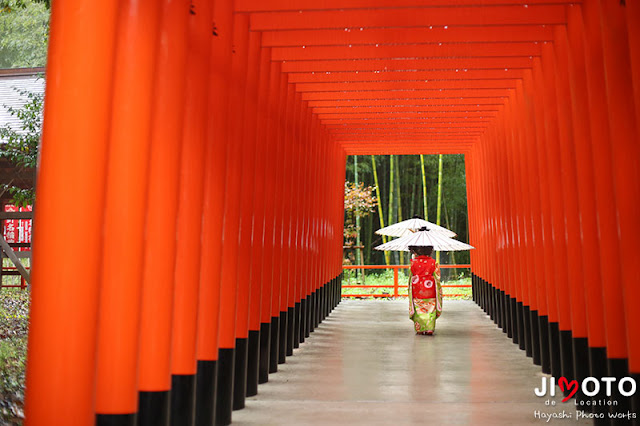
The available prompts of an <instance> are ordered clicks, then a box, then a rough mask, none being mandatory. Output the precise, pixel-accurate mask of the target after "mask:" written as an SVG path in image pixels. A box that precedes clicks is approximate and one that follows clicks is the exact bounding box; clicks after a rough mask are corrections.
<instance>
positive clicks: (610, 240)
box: [582, 2, 624, 356]
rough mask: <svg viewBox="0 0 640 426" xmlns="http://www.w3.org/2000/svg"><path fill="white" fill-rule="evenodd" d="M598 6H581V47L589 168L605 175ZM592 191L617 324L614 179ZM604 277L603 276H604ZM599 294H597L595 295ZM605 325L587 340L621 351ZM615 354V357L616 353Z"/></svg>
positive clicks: (608, 169) (609, 166) (608, 156)
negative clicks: (600, 333) (601, 332)
mask: <svg viewBox="0 0 640 426" xmlns="http://www.w3.org/2000/svg"><path fill="white" fill-rule="evenodd" d="M600 13H601V12H600V7H599V5H598V2H587V3H585V4H584V6H583V7H582V19H583V24H584V33H583V36H584V48H585V64H586V66H585V72H586V80H587V88H588V92H587V93H588V97H589V128H590V132H591V149H592V152H593V163H592V167H593V168H594V170H598V174H601V175H604V176H612V175H613V160H612V153H611V144H610V139H609V126H610V124H609V117H608V112H607V110H608V103H607V102H608V101H607V95H606V86H605V68H604V61H603V56H602V36H601V31H600ZM594 177H595V179H594V192H595V197H596V203H597V206H598V210H597V215H598V221H597V224H598V236H599V239H600V242H599V245H598V250H597V251H596V253H595V254H596V256H597V258H598V261H599V262H600V271H601V275H602V280H601V281H600V283H599V284H600V286H601V295H600V297H601V300H602V303H601V307H602V308H603V309H604V313H605V315H607V316H608V317H609V316H610V318H611V319H612V321H613V326H614V327H616V326H617V325H618V324H620V321H622V315H621V313H620V311H619V309H616V311H613V312H608V309H609V307H611V308H612V309H614V307H615V300H614V301H612V302H611V303H609V302H608V301H609V300H610V298H611V297H617V296H615V295H613V296H612V295H610V294H609V293H610V291H609V290H608V287H607V286H606V285H605V283H606V282H608V281H609V280H611V281H615V282H620V281H621V280H622V278H621V275H620V274H621V271H620V267H619V255H618V253H619V250H620V249H619V246H618V239H617V218H616V211H615V198H614V191H613V182H611V181H610V180H609V179H598V178H597V176H594ZM605 278H606V279H605ZM597 296H598V294H597V293H596V297H597ZM603 326H604V327H605V336H604V337H605V339H606V340H605V342H602V341H601V340H596V341H594V342H592V341H591V340H590V341H589V346H591V347H604V346H606V347H607V350H609V348H612V349H613V351H614V353H616V354H618V355H619V354H622V353H624V349H623V348H620V347H619V346H618V347H617V348H616V347H614V346H615V343H614V339H615V335H616V333H618V331H616V330H614V331H609V325H608V324H607V323H605V324H603ZM618 355H615V356H618Z"/></svg>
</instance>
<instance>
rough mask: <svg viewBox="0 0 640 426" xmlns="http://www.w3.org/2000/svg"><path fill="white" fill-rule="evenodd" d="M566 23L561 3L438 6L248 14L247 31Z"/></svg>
mask: <svg viewBox="0 0 640 426" xmlns="http://www.w3.org/2000/svg"><path fill="white" fill-rule="evenodd" d="M565 22H566V14H565V9H564V6H563V5H551V6H547V5H531V6H528V7H524V6H521V5H515V6H495V7H468V6H461V7H438V8H433V9H431V8H406V9H386V10H380V9H362V10H338V11H303V12H300V11H295V12H279V13H269V12H266V13H261V12H257V13H253V14H251V30H252V31H266V30H300V29H322V28H328V29H344V28H352V27H357V28H361V27H362V28H376V27H378V28H380V27H397V28H412V27H428V26H434V27H437V26H439V27H445V26H447V27H452V28H453V27H455V26H468V25H471V26H476V25H479V24H480V25H485V26H489V25H536V24H537V25H560V24H564V23H565Z"/></svg>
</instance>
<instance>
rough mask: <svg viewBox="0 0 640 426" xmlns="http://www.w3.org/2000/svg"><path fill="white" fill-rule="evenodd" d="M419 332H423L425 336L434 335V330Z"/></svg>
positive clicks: (420, 332) (421, 332)
mask: <svg viewBox="0 0 640 426" xmlns="http://www.w3.org/2000/svg"><path fill="white" fill-rule="evenodd" d="M417 334H421V335H423V336H433V330H427V331H419V332H418V333H417Z"/></svg>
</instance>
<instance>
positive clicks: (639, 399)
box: [629, 373, 640, 426]
mask: <svg viewBox="0 0 640 426" xmlns="http://www.w3.org/2000/svg"><path fill="white" fill-rule="evenodd" d="M629 377H631V378H632V379H633V380H635V381H636V383H640V374H638V373H631V374H629ZM631 412H632V413H636V418H635V420H633V421H632V424H633V425H634V426H636V425H640V417H638V416H640V391H638V390H636V393H635V394H634V395H633V396H632V397H631Z"/></svg>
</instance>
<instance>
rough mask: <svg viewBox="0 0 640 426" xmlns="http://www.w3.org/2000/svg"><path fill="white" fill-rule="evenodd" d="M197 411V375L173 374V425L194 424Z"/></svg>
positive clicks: (171, 417) (189, 425) (184, 425)
mask: <svg viewBox="0 0 640 426" xmlns="http://www.w3.org/2000/svg"><path fill="white" fill-rule="evenodd" d="M195 413H196V375H195V374H184V375H183V374H174V375H172V376H171V415H170V419H171V420H170V422H169V423H170V424H171V426H193V424H194V421H195V417H196V416H195Z"/></svg>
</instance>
